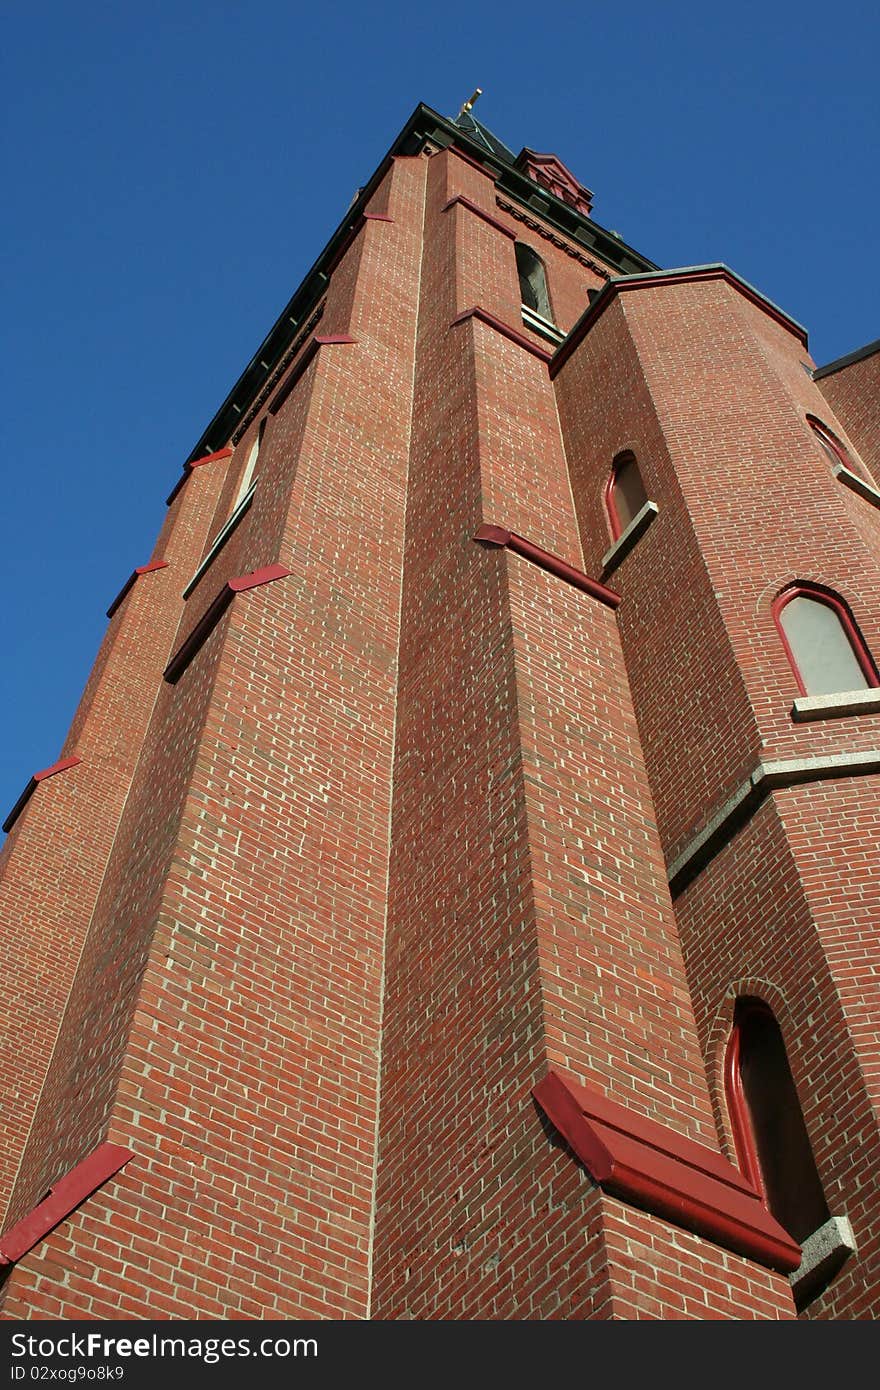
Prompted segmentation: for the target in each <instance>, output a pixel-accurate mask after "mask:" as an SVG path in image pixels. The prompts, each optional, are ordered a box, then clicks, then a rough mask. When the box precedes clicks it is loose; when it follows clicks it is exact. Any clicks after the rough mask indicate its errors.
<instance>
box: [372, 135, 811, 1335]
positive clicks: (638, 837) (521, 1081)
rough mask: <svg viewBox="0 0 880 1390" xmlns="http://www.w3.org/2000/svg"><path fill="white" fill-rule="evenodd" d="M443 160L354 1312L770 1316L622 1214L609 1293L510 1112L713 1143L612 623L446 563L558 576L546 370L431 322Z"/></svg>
mask: <svg viewBox="0 0 880 1390" xmlns="http://www.w3.org/2000/svg"><path fill="white" fill-rule="evenodd" d="M444 159H446V160H449V164H450V170H455V171H456V172H457V169H458V164H457V162H455V161H453V160H452V159H451V158H450V157H449V156H437V157H436V158H435V159H434V160H432V163H431V170H430V174H429V185H428V209H427V220H426V235H425V252H424V261H423V267H422V276H423V294H422V301H421V304H422V308H421V313H420V321H419V352H418V357H417V364H416V368H417V376H416V397H415V399H416V409H415V423H414V435H413V448H412V466H411V477H410V494H409V503H408V514H407V551H406V560H405V571H404V593H403V610H402V631H401V670H400V687H399V703H398V733H397V746H396V755H395V781H394V785H395V802H394V813H393V826H394V835H393V843H392V873H391V896H390V902H389V929H388V930H389V936H388V959H387V972H386V994H385V1016H384V1020H385V1021H384V1028H383V1075H382V1103H381V1107H380V1141H379V1160H380V1163H379V1188H378V1199H377V1201H378V1205H377V1231H376V1251H375V1261H374V1270H375V1280H376V1293H375V1305H374V1315H375V1316H378V1317H382V1318H387V1317H403V1316H408V1317H416V1318H424V1317H430V1318H438V1317H440V1318H449V1317H452V1318H486V1317H491V1318H536V1317H563V1318H573V1317H584V1316H591V1317H592V1316H601V1317H610V1316H613V1317H630V1316H633V1317H635V1316H651V1315H654V1316H682V1317H687V1316H696V1315H697V1313H696V1312H695V1309H696V1308H697V1306H699V1307H700V1309H701V1310H702V1312H703V1313H704V1314H705V1315H707V1316H709V1315H714V1316H719V1317H725V1316H737V1315H741V1316H753V1315H755V1314H756V1310H757V1309H759V1308H760V1310H761V1313H760V1315H764V1314H765V1313H766V1312H767V1310H768V1309H772V1314H771V1315H773V1316H777V1315H778V1316H791V1315H792V1306H791V1295H790V1291H789V1287H788V1284H787V1281H786V1280H784V1279H782V1278H780V1276H777V1275H771V1274H768V1273H767V1271H764V1270H761V1269H756V1268H754V1267H751V1268H750V1269H749V1273H748V1276H747V1278H744V1279H743V1282H742V1287H741V1288H740V1289H737V1290H735V1291H731V1289H730V1287H729V1281H726V1279H725V1273H724V1271H725V1270H726V1268H727V1267H728V1263H729V1262H728V1261H727V1257H725V1256H724V1255H723V1254H722V1252H720V1251H719V1250H717V1249H716V1248H715V1247H713V1246H711V1245H709V1244H708V1243H706V1242H700V1241H698V1240H696V1239H694V1240H693V1241H692V1242H691V1247H689V1249H690V1250H691V1251H692V1252H696V1251H699V1254H698V1255H697V1256H696V1262H695V1263H694V1262H692V1259H691V1253H689V1254H687V1255H682V1254H680V1253H678V1254H677V1253H676V1251H677V1249H678V1245H677V1242H678V1240H679V1236H680V1233H679V1232H675V1231H673V1229H672V1228H671V1227H669V1226H668V1225H667V1224H666V1223H664V1222H662V1221H659V1220H658V1219H656V1218H652V1217H647V1216H645V1217H636V1218H635V1223H636V1224H637V1225H639V1223H641V1225H640V1231H641V1232H642V1238H643V1241H644V1248H645V1252H646V1254H645V1264H644V1267H643V1268H642V1270H641V1272H640V1274H639V1276H638V1277H637V1278H632V1277H631V1276H630V1274H629V1271H628V1270H625V1269H623V1268H622V1267H620V1266H619V1264H618V1261H617V1251H616V1249H615V1247H614V1244H613V1241H611V1240H610V1237H609V1229H610V1228H607V1227H606V1213H607V1209H608V1203H609V1199H606V1198H605V1197H603V1196H602V1195H601V1194H600V1193H598V1192H597V1191H596V1190H595V1189H594V1188H593V1187H592V1185H591V1184H589V1183H587V1182H585V1181H584V1177H583V1174H582V1173H581V1171H580V1169H579V1166H578V1165H577V1164H576V1163H575V1162H574V1160H573V1159H572V1156H571V1155H570V1154H569V1153H568V1151H567V1149H566V1148H565V1146H564V1145H563V1144H562V1143H561V1141H560V1139H559V1137H558V1136H556V1135H554V1133H553V1131H552V1129H551V1128H550V1127H549V1126H547V1125H546V1124H545V1123H542V1122H541V1120H540V1118H539V1115H538V1114H537V1113H536V1111H535V1107H534V1103H533V1102H532V1101H531V1098H530V1088H531V1086H532V1085H534V1084H535V1082H536V1081H537V1080H538V1079H540V1077H541V1076H542V1075H543V1074H544V1071H545V1070H546V1067H547V1065H548V1064H549V1063H552V1062H556V1063H560V1064H562V1065H563V1066H565V1067H567V1068H569V1069H571V1070H572V1071H573V1072H574V1073H575V1074H577V1075H579V1076H581V1077H582V1078H585V1079H588V1080H589V1081H591V1082H593V1083H594V1084H596V1085H598V1086H599V1087H600V1088H601V1089H603V1090H605V1091H606V1092H608V1093H611V1094H613V1095H614V1096H615V1097H616V1098H617V1099H619V1100H623V1101H624V1102H625V1103H627V1104H629V1105H630V1106H631V1107H632V1108H633V1109H634V1110H635V1111H637V1112H639V1113H643V1114H650V1115H653V1116H654V1117H655V1118H659V1119H661V1120H662V1121H664V1122H665V1123H667V1124H669V1125H670V1126H672V1127H673V1128H675V1129H678V1130H680V1131H682V1132H684V1133H687V1134H690V1135H691V1136H692V1137H696V1138H699V1139H701V1140H702V1142H704V1143H707V1144H710V1145H713V1146H714V1145H715V1144H716V1143H717V1140H716V1138H715V1129H714V1123H713V1119H712V1112H711V1106H710V1102H709V1094H708V1090H707V1087H706V1083H705V1078H704V1075H703V1071H702V1062H701V1057H700V1053H699V1048H698V1044H697V1038H696V1033H695V1030H694V1026H693V1021H692V1019H691V1017H690V1006H689V1002H688V996H687V987H686V983H685V979H684V972H683V967H682V963H681V957H680V954H679V950H678V944H677V938H676V933H675V926H674V922H673V919H672V912H671V905H670V901H669V896H668V891H667V889H666V886H665V882H664V876H663V861H662V856H661V854H660V849H659V843H658V840H657V836H656V830H655V827H654V823H653V818H652V814H651V805H650V794H649V792H648V788H647V781H646V777H645V773H644V768H643V764H642V760H641V753H640V750H639V747H638V741H637V734H636V726H635V720H634V715H633V711H632V707H631V704H630V700H629V694H628V689H627V683H626V678H625V672H624V668H623V664H622V656H621V650H620V645H619V639H618V635H617V631H616V623H615V618H614V615H613V613H612V611H611V610H610V609H608V608H605V607H603V606H601V605H600V604H598V603H597V602H596V601H595V600H593V599H590V598H588V597H586V596H585V595H583V594H581V593H579V592H578V591H577V590H575V589H573V588H570V587H566V586H565V585H564V584H563V583H562V582H561V581H560V580H559V579H558V578H555V577H552V576H550V575H547V574H546V573H544V572H543V571H541V570H538V569H536V568H535V567H534V566H532V565H530V564H528V563H527V562H526V561H524V560H522V559H521V558H519V557H517V556H514V555H510V554H508V553H505V552H500V551H491V550H490V551H486V550H484V549H482V548H481V547H479V546H477V545H475V544H474V543H473V540H472V537H473V534H474V532H475V530H476V528H477V526H478V525H479V523H480V522H481V521H482V520H484V519H486V520H491V521H494V522H496V523H498V524H503V525H505V526H509V527H511V528H513V529H516V530H518V531H520V532H521V533H524V534H526V535H527V536H528V537H529V538H530V539H532V540H534V541H536V542H537V543H538V544H540V545H542V546H545V547H552V548H553V549H555V550H556V551H557V552H558V553H560V554H561V555H562V556H563V557H564V558H565V559H567V560H569V561H570V562H574V563H577V564H579V563H580V554H579V545H578V537H577V531H576V525H575V516H574V511H573V508H572V500H571V492H570V488H569V484H568V478H567V473H566V467H565V458H564V454H563V452H562V447H561V442H562V441H561V437H560V433H559V425H558V420H557V416H556V410H555V404H554V398H553V392H552V388H551V385H550V382H549V379H548V375H547V371H546V367H545V366H544V364H543V363H541V362H540V361H539V360H538V359H536V358H534V357H533V356H532V355H531V354H529V353H528V352H526V351H524V349H522V348H521V347H518V346H517V345H515V344H513V343H511V342H510V341H509V340H508V339H506V338H504V337H503V336H501V335H499V334H498V333H497V332H496V331H495V330H494V329H492V328H491V327H490V326H488V325H486V324H483V323H480V322H478V321H474V320H471V321H469V322H468V323H465V324H459V325H457V326H455V327H450V326H449V325H450V322H451V319H452V317H453V316H454V314H455V312H456V310H457V309H458V307H459V306H460V304H461V303H462V302H463V301H464V300H465V299H466V298H467V295H466V294H465V293H464V292H463V291H462V290H461V288H459V291H458V295H457V296H454V295H453V294H452V293H451V287H450V285H449V282H448V278H447V273H446V272H447V267H448V266H449V264H450V261H451V260H453V257H452V255H451V252H450V249H449V244H450V242H451V241H452V240H453V239H455V245H456V253H455V256H454V262H455V264H456V265H461V266H463V267H464V270H463V274H464V273H469V272H468V270H467V268H468V267H470V266H472V265H473V264H474V263H475V262H476V260H477V259H478V253H477V247H478V246H480V247H482V246H483V243H484V241H485V237H484V231H483V228H484V227H485V223H483V222H482V221H481V220H480V219H478V218H476V217H474V216H473V214H471V215H470V216H469V217H468V216H466V214H465V212H462V213H461V214H460V215H459V216H458V218H457V221H456V222H455V223H451V221H450V218H449V214H448V213H443V212H442V207H443V203H444V201H445V199H446V196H447V195H448V184H447V183H446V180H445V178H444V173H445V171H444V169H443V165H442V163H441V161H442V160H444ZM488 230H489V231H491V230H492V229H491V228H489V229H488ZM494 235H495V236H496V238H497V240H498V243H499V245H500V246H501V247H502V249H506V252H507V257H508V260H509V258H510V256H511V247H510V244H509V242H507V240H506V239H505V238H504V237H503V235H502V234H501V233H499V232H497V231H496V232H495V233H494ZM479 255H480V258H481V259H482V261H483V264H484V265H485V266H487V267H489V268H494V273H497V274H498V276H499V277H501V276H504V277H505V279H504V282H503V283H502V284H499V285H497V286H496V285H495V284H494V283H493V282H492V280H491V276H490V278H489V281H488V283H487V284H486V286H485V287H484V291H483V298H482V302H483V303H484V304H486V303H489V304H492V305H493V311H494V312H498V314H499V317H501V313H500V312H499V311H500V309H501V307H502V293H503V292H504V289H505V286H506V283H507V270H508V269H509V266H508V264H507V262H505V261H504V258H493V257H491V256H490V255H489V254H488V253H486V252H484V251H481V252H480V253H479ZM487 275H489V271H487ZM508 312H509V313H512V312H513V310H512V307H510V306H508ZM508 321H509V319H508ZM438 379H439V380H441V381H442V389H441V390H439V391H438V389H437V382H438ZM548 1150H549V1151H550V1152H548ZM551 1153H552V1159H551ZM612 1205H614V1204H612ZM585 1245H586V1247H587V1251H588V1252H589V1255H588V1258H587V1259H585V1250H584V1247H585ZM617 1248H619V1243H618V1247H617ZM682 1261H683V1264H684V1266H685V1267H687V1270H688V1271H689V1276H688V1275H683V1276H682V1278H681V1282H680V1285H676V1284H675V1277H674V1274H673V1271H674V1270H677V1271H679V1272H680V1271H681V1269H682V1267H683V1266H682V1263H681V1262H682ZM710 1271H714V1274H715V1276H716V1283H715V1289H714V1290H713V1292H712V1293H711V1294H710V1295H707V1298H708V1302H707V1301H706V1299H705V1298H704V1297H703V1296H702V1295H699V1296H694V1294H693V1289H694V1287H695V1284H696V1282H697V1281H699V1280H702V1279H703V1277H704V1275H707V1274H709V1273H710ZM668 1275H669V1276H672V1277H670V1278H667V1276H668ZM688 1277H689V1279H690V1283H689V1285H688ZM686 1286H687V1287H688V1293H689V1295H690V1301H689V1297H688V1293H686V1292H685V1290H686ZM648 1288H650V1290H651V1293H650V1297H649V1296H648V1295H647V1293H646V1290H647V1289H648ZM756 1289H759V1290H760V1293H759V1294H757V1295H756V1294H755V1290H756ZM722 1290H723V1294H722V1293H721V1291H722ZM707 1308H710V1309H711V1312H710V1313H706V1309H707Z"/></svg>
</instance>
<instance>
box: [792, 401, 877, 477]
mask: <svg viewBox="0 0 880 1390" xmlns="http://www.w3.org/2000/svg"><path fill="white" fill-rule="evenodd" d="M806 419H807V424H808V425H809V427H810V429H811V430H812V431H813V434H814V435H815V436H816V438H817V439H818V441H819V445H820V447H822V448H824V449H825V450H830V452H831V453H832V454H833V455H834V457H835V458H836V459H837V461H838V463H841V464H843V467H844V468H845V469H846V470H847V472H849V473H853V474H855V476H856V477H857V478H861V479H862V482H864V483H871V484H872V486H873V482H874V480H873V478H871V476H870V475H869V473H868V471H867V469H866V468H864V467H863V466H862V464H861V463H859V462H858V461H857V460H856V459H854V458H853V456H852V454H851V453H850V452H849V450H848V449H847V447H846V445H845V444H844V443H843V441H842V440H840V439H838V438H837V435H836V434H835V433H834V431H833V430H830V429H829V428H828V426H827V425H826V424H825V423H824V421H822V420H819V419H818V418H817V417H816V416H815V415H808V416H807V417H806Z"/></svg>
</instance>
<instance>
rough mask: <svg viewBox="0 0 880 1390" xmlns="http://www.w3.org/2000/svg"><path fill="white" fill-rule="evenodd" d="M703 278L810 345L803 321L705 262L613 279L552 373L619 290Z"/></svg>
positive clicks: (558, 351)
mask: <svg viewBox="0 0 880 1390" xmlns="http://www.w3.org/2000/svg"><path fill="white" fill-rule="evenodd" d="M701 280H724V281H726V282H727V284H728V285H731V286H732V287H733V289H735V290H738V291H739V293H740V294H741V295H742V296H743V298H745V299H748V300H749V301H750V302H751V303H752V304H755V305H757V307H758V308H759V309H762V310H763V311H764V313H765V314H766V315H767V316H768V318H771V319H774V320H775V321H776V322H777V323H779V324H781V325H782V327H783V328H785V329H787V330H788V332H789V333H791V334H793V335H794V337H795V338H797V340H798V342H799V343H801V344H802V345H803V347H806V346H807V335H806V332H805V330H804V329H803V328H801V326H800V324H797V323H795V322H794V321H793V320H792V319H790V318H788V317H787V316H786V315H785V314H783V312H782V310H781V309H777V308H776V307H775V306H774V305H772V304H770V303H769V302H768V301H767V300H766V299H762V298H761V296H760V295H759V294H757V293H756V292H755V291H754V290H752V289H751V287H750V286H749V285H746V284H745V282H744V281H742V280H740V279H738V278H737V276H735V275H733V274H732V273H731V271H729V270H728V269H727V268H726V267H725V266H706V267H702V268H699V267H698V268H697V269H695V270H679V271H670V272H669V273H668V274H667V275H657V274H654V275H646V276H638V277H636V276H628V277H627V278H626V280H624V281H620V280H610V281H609V282H608V283H607V284H606V286H605V288H604V289H603V290H602V291H601V292H600V294H599V295H598V297H597V298H596V299H594V300H593V302H592V304H591V305H590V306H589V308H588V309H586V310H585V311H584V313H583V314H582V315H581V317H580V318H579V319H578V321H577V323H576V324H575V325H574V327H573V328H572V330H571V332H570V333H569V335H568V337H567V338H566V340H565V342H564V343H560V345H559V347H558V348H557V349H556V352H555V353H554V355H553V360H552V362H551V363H550V376H551V377H555V376H556V374H557V373H558V372H559V371H561V370H562V368H563V367H564V366H565V364H566V362H567V361H568V359H569V357H570V356H571V354H572V353H573V352H574V350H575V348H577V347H578V346H579V345H580V343H581V342H582V340H583V339H584V338H585V337H586V335H587V334H588V333H589V331H590V329H591V328H592V326H593V324H594V323H595V322H596V320H597V319H599V318H601V316H602V315H603V314H604V312H605V310H606V309H607V308H608V306H609V304H611V303H612V302H613V300H614V298H615V297H616V296H617V295H618V294H626V293H628V292H629V291H630V290H649V289H653V288H662V287H664V286H666V285H689V284H696V283H698V282H699V281H701Z"/></svg>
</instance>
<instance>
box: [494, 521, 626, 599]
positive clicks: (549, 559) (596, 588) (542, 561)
mask: <svg viewBox="0 0 880 1390" xmlns="http://www.w3.org/2000/svg"><path fill="white" fill-rule="evenodd" d="M474 540H475V541H481V542H482V544H483V545H497V546H501V547H503V548H505V549H507V550H512V551H513V552H514V553H515V554H516V555H521V556H522V557H523V559H524V560H529V561H530V562H531V563H532V564H533V565H537V566H538V568H539V569H542V570H547V572H548V574H554V575H555V576H556V578H557V579H562V580H564V582H565V583H566V584H571V585H572V586H573V587H574V588H575V589H580V590H581V592H582V593H585V594H589V595H590V597H591V598H596V599H598V600H599V602H600V603H604V604H605V606H606V607H607V608H617V607H618V606H619V604H620V594H616V593H615V592H614V590H613V589H606V587H605V585H604V584H600V583H599V581H598V580H597V579H591V578H590V576H589V575H588V574H584V572H583V570H578V569H575V567H574V565H570V564H568V562H567V561H566V560H560V558H559V556H558V555H553V554H552V553H551V552H550V551H549V550H542V549H541V547H540V546H539V545H535V544H534V542H533V541H527V540H526V538H525V536H518V535H517V534H516V532H515V531H507V530H505V528H504V527H503V526H492V525H489V524H488V523H487V524H484V525H483V526H481V527H480V528H479V530H478V531H477V533H476V535H475V536H474Z"/></svg>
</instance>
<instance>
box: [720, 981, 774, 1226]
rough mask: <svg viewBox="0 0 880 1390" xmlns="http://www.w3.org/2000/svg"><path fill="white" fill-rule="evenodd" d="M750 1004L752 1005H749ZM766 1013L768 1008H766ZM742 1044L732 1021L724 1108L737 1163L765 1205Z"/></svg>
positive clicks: (740, 1036) (738, 1029) (726, 1065)
mask: <svg viewBox="0 0 880 1390" xmlns="http://www.w3.org/2000/svg"><path fill="white" fill-rule="evenodd" d="M749 1007H751V1006H749ZM767 1012H768V1013H769V1012H770V1011H769V1009H768V1010H767ZM741 1044H742V1032H741V1021H740V1022H737V1023H734V1025H733V1031H732V1032H731V1034H730V1040H729V1042H728V1044H727V1051H726V1052H725V1054H724V1090H725V1094H726V1096H727V1110H728V1114H729V1115H730V1123H731V1128H732V1129H733V1142H734V1145H735V1147H736V1157H737V1161H738V1162H739V1166H740V1168H741V1169H742V1171H743V1172H744V1173H745V1175H746V1177H747V1178H748V1180H749V1182H750V1183H751V1184H752V1187H754V1189H755V1191H756V1192H759V1193H760V1194H761V1198H762V1200H763V1202H764V1204H765V1206H766V1204H767V1190H766V1188H765V1186H764V1175H763V1173H762V1172H761V1162H760V1159H759V1158H758V1148H757V1145H756V1144H755V1136H754V1133H753V1131H752V1121H751V1117H750V1115H749V1107H748V1104H747V1102H746V1097H745V1092H744V1090H743V1084H742V1073H741V1071H740V1064H739V1063H740V1048H741Z"/></svg>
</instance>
